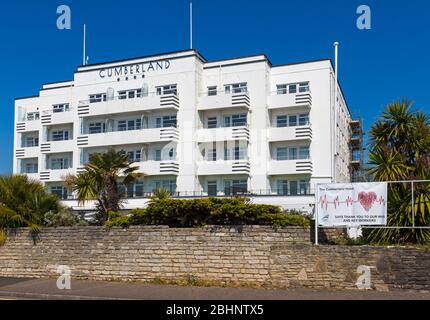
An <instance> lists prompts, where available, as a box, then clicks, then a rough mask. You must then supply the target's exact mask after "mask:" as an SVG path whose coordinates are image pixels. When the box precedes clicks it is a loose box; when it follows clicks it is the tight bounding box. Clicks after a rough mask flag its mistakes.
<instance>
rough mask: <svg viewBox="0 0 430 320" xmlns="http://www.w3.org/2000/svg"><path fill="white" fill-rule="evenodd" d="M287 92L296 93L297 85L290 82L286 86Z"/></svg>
mask: <svg viewBox="0 0 430 320" xmlns="http://www.w3.org/2000/svg"><path fill="white" fill-rule="evenodd" d="M288 93H297V85H296V84H290V85H289V86H288Z"/></svg>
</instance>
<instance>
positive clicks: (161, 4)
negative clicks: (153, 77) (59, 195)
mask: <svg viewBox="0 0 430 320" xmlns="http://www.w3.org/2000/svg"><path fill="white" fill-rule="evenodd" d="M62 4H66V5H69V6H70V8H71V10H72V29H71V30H58V29H57V28H56V20H57V17H58V15H57V14H56V10H57V7H58V6H59V5H62ZM361 4H367V5H369V6H370V8H371V9H372V30H367V31H360V30H358V29H357V28H356V19H357V17H358V15H357V14H356V9H357V7H358V6H359V5H361ZM429 14H430V3H429V1H427V0H409V1H403V0H364V1H363V2H361V1H355V0H330V1H329V0H327V1H322V0H300V1H298V0H295V1H290V0H282V1H281V0H265V1H257V0H235V1H231V0H194V31H195V32H194V47H195V48H196V49H197V50H199V51H200V52H201V53H202V54H203V56H205V57H206V58H207V59H209V60H211V59H222V58H228V57H236V56H241V55H250V54H258V53H266V54H267V55H268V57H269V59H270V60H271V61H272V63H274V64H281V63H289V62H296V61H301V60H309V59H319V58H327V57H332V56H333V47H332V44H333V42H334V41H339V42H340V43H341V47H340V50H341V51H340V59H341V60H340V80H341V83H342V86H343V89H344V91H345V94H346V98H347V101H348V103H349V106H350V109H351V110H352V112H353V114H354V115H356V116H361V117H363V119H364V121H365V125H366V128H367V129H368V127H369V126H370V125H371V123H372V122H373V121H374V120H375V119H376V117H377V116H378V115H379V114H380V112H381V111H382V109H383V107H384V105H386V104H387V103H388V102H390V101H392V100H395V99H398V98H401V97H409V98H410V99H412V100H414V101H415V105H416V106H417V107H419V108H421V109H424V110H426V111H427V112H430V90H429V88H428V84H429V81H428V76H429V74H430V62H429V60H428V59H429V51H430V22H429V19H428V16H429ZM84 22H85V23H87V25H88V42H89V48H88V55H89V57H90V63H95V62H101V61H109V60H112V59H121V58H126V57H134V56H142V55H147V54H154V53H162V52H168V51H175V50H181V49H187V48H188V47H189V37H188V34H189V29H188V0H158V1H154V0H150V1H149V0H122V1H114V0H104V1H99V0H91V1H88V0H87V1H84V0H75V1H63V0H61V1H60V0H58V1H52V0H44V1H34V0H27V1H23V0H16V1H7V2H4V3H2V10H1V11H0V46H1V50H0V68H1V69H0V70H1V76H0V108H1V117H0V142H1V145H0V174H2V173H10V172H11V170H12V153H13V105H14V98H15V97H20V96H28V95H37V94H38V89H39V88H40V86H41V85H42V84H43V83H47V82H54V81H59V80H67V79H72V78H73V71H75V69H76V67H77V65H79V64H81V62H82V25H83V23H84Z"/></svg>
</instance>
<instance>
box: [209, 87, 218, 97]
mask: <svg viewBox="0 0 430 320" xmlns="http://www.w3.org/2000/svg"><path fill="white" fill-rule="evenodd" d="M216 95H217V87H216V86H212V87H208V96H216Z"/></svg>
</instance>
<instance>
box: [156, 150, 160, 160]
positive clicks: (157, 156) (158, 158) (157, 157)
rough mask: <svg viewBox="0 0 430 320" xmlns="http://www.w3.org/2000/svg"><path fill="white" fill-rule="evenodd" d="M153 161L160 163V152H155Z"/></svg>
mask: <svg viewBox="0 0 430 320" xmlns="http://www.w3.org/2000/svg"><path fill="white" fill-rule="evenodd" d="M155 161H161V150H155Z"/></svg>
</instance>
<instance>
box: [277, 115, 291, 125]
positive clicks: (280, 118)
mask: <svg viewBox="0 0 430 320" xmlns="http://www.w3.org/2000/svg"><path fill="white" fill-rule="evenodd" d="M287 120H288V118H287V116H277V117H276V126H277V127H278V128H285V127H287V125H288V123H287V122H288V121H287Z"/></svg>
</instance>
